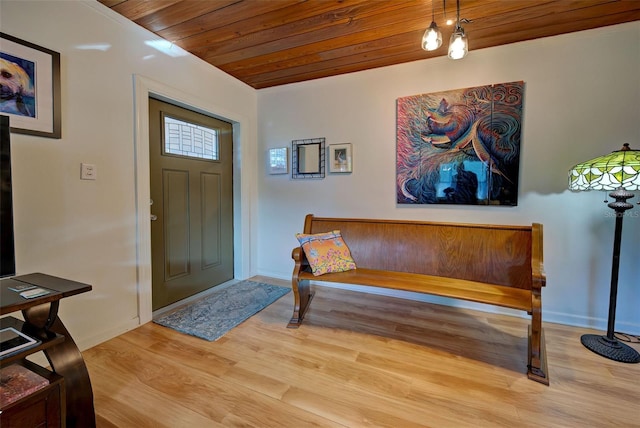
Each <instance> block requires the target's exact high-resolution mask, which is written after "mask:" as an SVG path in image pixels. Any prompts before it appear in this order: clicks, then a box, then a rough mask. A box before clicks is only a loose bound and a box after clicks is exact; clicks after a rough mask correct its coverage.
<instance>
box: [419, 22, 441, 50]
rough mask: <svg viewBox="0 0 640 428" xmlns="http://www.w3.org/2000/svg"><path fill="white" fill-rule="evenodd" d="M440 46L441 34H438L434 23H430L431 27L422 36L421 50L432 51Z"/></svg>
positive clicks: (438, 31) (438, 30)
mask: <svg viewBox="0 0 640 428" xmlns="http://www.w3.org/2000/svg"><path fill="white" fill-rule="evenodd" d="M440 46H442V32H440V29H439V28H438V26H437V25H436V23H435V21H431V25H430V26H429V28H427V31H425V32H424V35H423V36H422V49H424V50H425V51H434V50H436V49H438V48H439V47H440Z"/></svg>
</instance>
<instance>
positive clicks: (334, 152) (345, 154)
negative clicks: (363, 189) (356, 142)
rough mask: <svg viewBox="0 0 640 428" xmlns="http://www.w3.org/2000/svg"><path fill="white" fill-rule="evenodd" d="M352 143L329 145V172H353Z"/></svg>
mask: <svg viewBox="0 0 640 428" xmlns="http://www.w3.org/2000/svg"><path fill="white" fill-rule="evenodd" d="M352 159H353V155H352V152H351V143H342V144H331V145H329V172H330V173H349V172H352V171H353V169H352Z"/></svg>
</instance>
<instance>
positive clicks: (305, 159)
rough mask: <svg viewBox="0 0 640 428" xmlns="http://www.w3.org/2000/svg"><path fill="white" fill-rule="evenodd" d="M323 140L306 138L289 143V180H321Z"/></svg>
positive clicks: (323, 157) (322, 174) (323, 155)
mask: <svg viewBox="0 0 640 428" xmlns="http://www.w3.org/2000/svg"><path fill="white" fill-rule="evenodd" d="M325 141H326V140H325V138H324V137H322V138H306V139H304V140H293V141H292V142H291V178H293V179H323V178H324V170H325Z"/></svg>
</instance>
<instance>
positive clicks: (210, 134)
mask: <svg viewBox="0 0 640 428" xmlns="http://www.w3.org/2000/svg"><path fill="white" fill-rule="evenodd" d="M162 121H163V122H164V144H163V146H164V153H165V154H171V155H178V156H186V157H190V158H198V159H208V160H214V161H217V160H219V156H218V153H219V150H218V135H219V130H217V129H213V128H208V127H206V126H202V125H198V124H195V123H191V122H185V121H184V120H181V119H177V118H175V117H171V116H167V115H164V114H163V115H162Z"/></svg>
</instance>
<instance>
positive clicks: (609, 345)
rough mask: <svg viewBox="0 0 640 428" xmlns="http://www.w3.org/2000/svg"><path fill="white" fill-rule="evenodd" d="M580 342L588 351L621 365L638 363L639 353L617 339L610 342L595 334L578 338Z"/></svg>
mask: <svg viewBox="0 0 640 428" xmlns="http://www.w3.org/2000/svg"><path fill="white" fill-rule="evenodd" d="M580 342H582V344H583V345H584V346H585V347H586V348H587V349H589V350H590V351H593V352H595V353H596V354H599V355H602V356H603V357H607V358H609V359H610V360H614V361H619V362H621V363H640V353H638V351H636V350H635V349H633V348H632V347H630V346H629V345H625V344H624V343H622V342H620V341H619V340H617V339H613V340H612V339H609V338H608V337H607V336H598V335H597V334H584V335H582V337H580Z"/></svg>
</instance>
